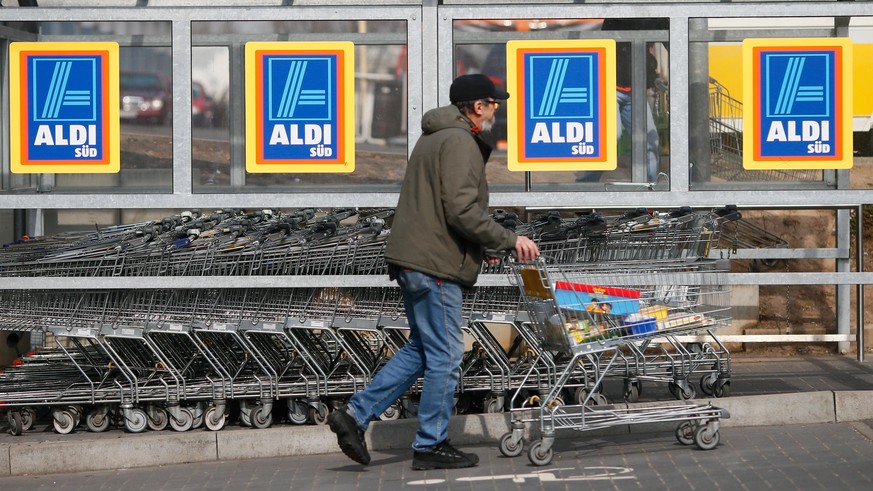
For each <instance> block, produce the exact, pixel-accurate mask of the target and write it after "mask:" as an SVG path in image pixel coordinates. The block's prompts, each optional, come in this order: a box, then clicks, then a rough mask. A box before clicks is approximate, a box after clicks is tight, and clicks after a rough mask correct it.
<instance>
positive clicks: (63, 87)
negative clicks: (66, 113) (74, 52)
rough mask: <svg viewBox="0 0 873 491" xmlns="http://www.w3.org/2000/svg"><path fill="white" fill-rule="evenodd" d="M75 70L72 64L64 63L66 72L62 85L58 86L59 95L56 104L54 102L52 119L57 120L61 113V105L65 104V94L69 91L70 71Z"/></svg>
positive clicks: (56, 96)
mask: <svg viewBox="0 0 873 491" xmlns="http://www.w3.org/2000/svg"><path fill="white" fill-rule="evenodd" d="M72 68H73V63H72V62H69V61H67V62H64V72H63V75H62V77H63V78H62V79H61V83H60V84H59V85H58V90H57V94H55V102H54V110H53V111H52V118H57V117H58V113H59V112H60V111H61V104H62V103H63V102H64V100H63V94H64V92H66V91H67V82H69V81H70V70H71V69H72Z"/></svg>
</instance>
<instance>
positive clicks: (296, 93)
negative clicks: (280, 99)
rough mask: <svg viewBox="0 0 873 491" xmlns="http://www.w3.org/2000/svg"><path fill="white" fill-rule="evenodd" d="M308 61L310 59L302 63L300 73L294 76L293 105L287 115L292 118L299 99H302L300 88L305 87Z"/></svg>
mask: <svg viewBox="0 0 873 491" xmlns="http://www.w3.org/2000/svg"><path fill="white" fill-rule="evenodd" d="M308 63H309V62H308V61H304V62H302V63H300V68H299V69H298V70H297V72H298V73H297V74H296V76H295V77H294V83H293V84H292V85H291V107H290V108H289V109H288V113H287V114H286V115H285V117H288V118H290V117H291V115H293V114H294V110H295V109H297V101H298V100H299V99H300V88H301V87H303V76H304V75H306V65H307V64H308Z"/></svg>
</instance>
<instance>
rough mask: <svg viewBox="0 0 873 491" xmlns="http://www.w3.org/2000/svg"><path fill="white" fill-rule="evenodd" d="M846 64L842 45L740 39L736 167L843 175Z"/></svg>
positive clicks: (848, 160)
mask: <svg viewBox="0 0 873 491" xmlns="http://www.w3.org/2000/svg"><path fill="white" fill-rule="evenodd" d="M851 62H852V53H851V41H850V40H848V39H833V38H827V39H747V40H745V41H744V42H743V64H744V67H745V69H746V70H745V72H744V73H745V75H744V91H746V93H748V94H751V97H749V98H747V100H748V101H751V105H750V106H751V107H749V108H748V109H747V110H746V111H745V112H744V115H743V127H744V133H745V134H747V135H751V137H747V138H746V139H744V145H743V146H744V148H743V165H744V167H745V168H747V169H846V168H850V167H851V166H852V123H851V117H852V112H851V107H852V105H851V104H852V102H851V99H852V94H851V83H852V81H851V78H852V67H851ZM750 130H751V131H750Z"/></svg>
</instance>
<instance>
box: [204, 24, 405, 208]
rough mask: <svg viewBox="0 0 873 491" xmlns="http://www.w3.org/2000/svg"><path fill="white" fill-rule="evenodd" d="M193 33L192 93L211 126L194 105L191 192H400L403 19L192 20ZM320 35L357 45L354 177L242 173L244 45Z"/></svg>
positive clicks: (402, 165)
mask: <svg viewBox="0 0 873 491" xmlns="http://www.w3.org/2000/svg"><path fill="white" fill-rule="evenodd" d="M192 31H193V41H192V42H193V47H192V55H193V59H192V66H193V77H194V78H193V80H192V89H194V90H195V91H196V90H202V91H203V92H204V93H205V95H206V96H208V97H210V98H211V107H212V117H211V122H210V121H209V119H210V118H200V117H198V115H197V114H195V113H196V112H197V111H198V110H199V109H198V108H196V107H192V117H193V118H194V120H193V123H194V128H193V137H194V140H193V142H192V146H193V156H192V157H193V167H194V168H193V189H194V192H197V193H218V192H264V191H268V190H272V191H278V190H281V191H292V192H294V191H299V192H362V191H374V190H380V191H381V190H397V189H399V186H400V181H401V180H402V178H403V173H404V171H405V168H406V155H407V127H406V126H407V125H406V121H407V104H408V103H407V100H408V96H407V93H408V87H407V75H406V74H407V70H406V22H405V21H379V22H370V21H318V22H308V21H307V22H302V21H274V22H247V23H245V24H240V23H231V22H195V23H193V25H192ZM325 33H329V34H331V40H336V41H343V40H351V41H353V42H354V43H355V171H354V172H351V173H342V174H338V173H263V174H262V173H246V172H245V125H246V121H245V89H244V86H243V85H244V78H245V77H244V66H245V60H244V59H243V58H244V46H245V43H246V42H249V41H324V36H323V34H325ZM198 86H199V87H198ZM193 104H196V102H195V101H194V100H193V99H192V105H193ZM201 123H202V124H201Z"/></svg>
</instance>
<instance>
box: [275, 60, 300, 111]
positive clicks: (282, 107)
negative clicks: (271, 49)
mask: <svg viewBox="0 0 873 491" xmlns="http://www.w3.org/2000/svg"><path fill="white" fill-rule="evenodd" d="M297 63H298V62H297V60H294V61H292V62H291V68H290V69H289V70H288V77H287V78H286V79H285V87H284V88H283V89H282V100H281V101H279V107H278V108H277V109H276V117H278V118H281V117H284V115H285V108H286V107H287V105H288V87H289V86H290V85H291V80H292V79H293V73H294V72H295V70H296V69H297Z"/></svg>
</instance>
